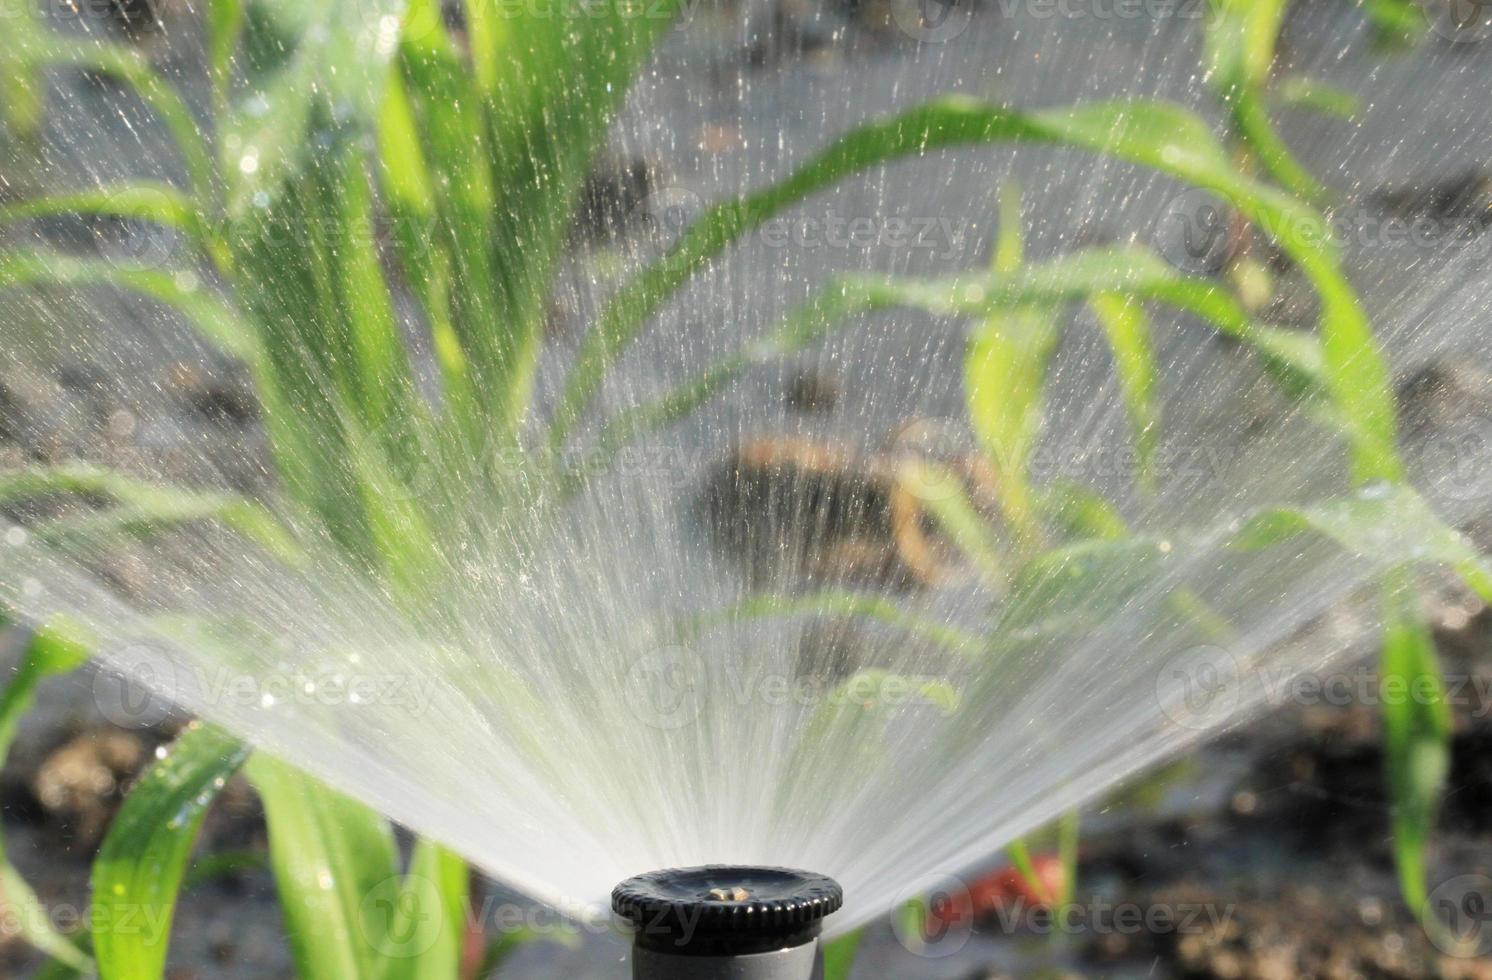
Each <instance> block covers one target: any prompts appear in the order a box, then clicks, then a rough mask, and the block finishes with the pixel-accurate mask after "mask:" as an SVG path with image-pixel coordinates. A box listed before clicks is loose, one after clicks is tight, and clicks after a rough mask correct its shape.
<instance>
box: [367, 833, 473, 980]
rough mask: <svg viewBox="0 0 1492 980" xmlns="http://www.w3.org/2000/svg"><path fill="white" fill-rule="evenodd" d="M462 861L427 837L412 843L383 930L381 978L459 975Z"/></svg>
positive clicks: (466, 876) (463, 915) (415, 979)
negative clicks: (407, 863)
mask: <svg viewBox="0 0 1492 980" xmlns="http://www.w3.org/2000/svg"><path fill="white" fill-rule="evenodd" d="M469 877H470V874H469V872H468V871H467V868H466V863H465V862H464V861H462V860H461V858H459V857H457V856H456V855H455V854H453V853H451V852H450V851H448V850H446V849H445V848H443V847H441V846H440V845H439V844H436V843H434V842H432V841H429V840H421V841H418V842H417V843H416V844H415V847H414V854H413V856H411V858H410V861H409V873H408V874H407V875H405V876H404V878H403V880H402V881H401V882H399V889H398V895H397V897H396V898H395V901H394V905H393V908H392V909H391V910H390V911H389V921H388V923H387V926H388V928H387V930H386V931H385V932H384V934H383V935H382V936H381V937H380V939H379V941H378V942H377V944H376V945H377V946H378V947H379V949H380V951H381V952H382V953H383V954H384V956H385V957H386V959H385V962H384V969H383V973H382V975H381V980H426V978H436V977H439V978H445V977H457V976H459V975H460V966H461V956H462V953H463V952H464V946H465V940H466V909H467V907H468V904H469V903H468V898H467V885H468V879H469Z"/></svg>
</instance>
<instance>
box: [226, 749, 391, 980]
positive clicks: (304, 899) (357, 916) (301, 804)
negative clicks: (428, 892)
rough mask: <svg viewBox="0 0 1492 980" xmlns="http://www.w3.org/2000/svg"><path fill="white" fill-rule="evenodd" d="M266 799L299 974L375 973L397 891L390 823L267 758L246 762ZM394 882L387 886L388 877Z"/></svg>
mask: <svg viewBox="0 0 1492 980" xmlns="http://www.w3.org/2000/svg"><path fill="white" fill-rule="evenodd" d="M245 771H246V773H247V774H248V777H249V780H250V781H251V782H252V783H253V784H254V788H255V789H256V790H258V791H259V796H260V798H261V799H262V800H263V802H264V815H265V819H266V820H267V822H268V824H269V853H270V864H271V866H272V867H273V868H274V872H275V886H276V888H277V889H278V891H279V894H280V910H281V912H282V914H283V915H284V917H285V931H286V933H287V934H288V935H289V937H290V945H291V952H292V954H293V955H294V959H295V966H296V973H297V975H298V976H299V977H300V978H301V980H346V978H348V977H376V976H377V975H378V972H379V970H380V969H382V960H383V954H382V953H381V952H380V950H379V949H378V947H377V945H376V944H377V943H379V942H381V941H382V939H383V937H384V936H385V935H386V934H387V930H388V927H389V925H390V921H389V916H390V915H391V914H392V913H393V911H394V909H393V907H388V906H379V905H378V903H377V898H378V896H380V895H383V896H388V897H389V898H390V899H392V898H393V897H394V896H395V895H397V882H398V870H399V869H398V860H397V859H398V854H397V852H396V850H395V847H394V836H393V832H392V830H391V829H390V828H389V824H388V821H386V820H384V819H383V818H382V817H380V816H379V815H378V814H376V813H374V812H373V811H372V810H370V809H368V808H367V807H365V806H363V805H362V804H361V803H357V802H356V801H354V800H352V799H349V798H348V797H346V796H343V795H342V794H340V793H337V792H335V791H334V790H330V789H327V788H326V787H325V786H322V785H321V784H320V783H318V782H316V781H315V780H314V779H312V778H311V777H310V776H307V775H305V774H303V773H301V772H299V771H297V770H295V769H292V768H290V767H289V766H287V765H285V764H284V763H282V762H279V761H278V760H276V759H273V758H271V757H269V756H266V755H263V754H262V753H261V754H256V755H255V756H254V757H253V758H252V759H250V760H249V763H248V765H247V766H246V767H245ZM391 880H392V881H393V882H394V886H393V891H392V893H391V892H390V888H391V886H390V884H389V882H390V881H391Z"/></svg>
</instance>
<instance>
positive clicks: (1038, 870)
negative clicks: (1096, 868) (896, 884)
mask: <svg viewBox="0 0 1492 980" xmlns="http://www.w3.org/2000/svg"><path fill="white" fill-rule="evenodd" d="M1031 871H1032V872H1033V874H1034V876H1035V881H1027V880H1026V878H1025V876H1024V875H1022V874H1021V873H1020V870H1019V869H1017V868H1016V867H1015V865H1006V866H1005V867H1003V868H1000V869H999V870H998V871H992V872H990V873H989V874H987V875H985V876H983V877H982V878H978V879H975V880H974V881H972V882H970V883H969V885H968V887H967V889H965V892H964V894H960V895H956V896H942V898H941V900H939V901H934V902H932V903H931V904H930V905H929V906H928V909H927V923H926V926H925V928H926V931H927V933H928V934H929V935H941V934H943V933H945V932H947V931H948V930H949V929H950V928H952V927H957V926H959V925H961V924H964V923H967V922H978V921H980V920H981V919H987V918H989V917H990V916H992V915H994V914H995V913H996V912H999V911H1001V910H1014V911H1017V912H1020V913H1029V912H1031V911H1032V910H1034V909H1037V908H1044V907H1046V906H1048V905H1049V904H1050V903H1052V902H1054V901H1057V900H1059V899H1060V898H1061V897H1062V893H1063V891H1065V888H1064V881H1063V879H1064V878H1065V877H1066V875H1065V874H1064V873H1063V870H1062V862H1061V860H1059V859H1058V857H1057V856H1056V855H1055V854H1037V855H1033V856H1032V858H1031Z"/></svg>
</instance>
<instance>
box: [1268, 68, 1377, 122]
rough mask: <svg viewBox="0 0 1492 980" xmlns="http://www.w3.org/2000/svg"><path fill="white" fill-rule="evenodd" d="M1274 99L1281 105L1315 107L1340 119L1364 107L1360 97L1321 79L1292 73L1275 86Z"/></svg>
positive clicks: (1316, 109) (1351, 115)
mask: <svg viewBox="0 0 1492 980" xmlns="http://www.w3.org/2000/svg"><path fill="white" fill-rule="evenodd" d="M1274 99H1275V101H1276V102H1278V103H1280V104H1281V105H1286V106H1292V107H1299V108H1304V109H1314V110H1315V111H1317V112H1320V113H1324V114H1325V115H1328V116H1336V117H1337V118H1338V119H1351V118H1352V117H1353V116H1355V115H1357V113H1358V112H1359V111H1360V110H1361V108H1362V102H1361V100H1360V99H1358V97H1357V96H1356V95H1355V94H1354V93H1352V92H1350V91H1348V90H1347V89H1344V88H1339V87H1337V86H1335V85H1332V84H1330V83H1328V82H1323V81H1321V80H1320V79H1315V78H1306V77H1305V76H1303V75H1291V76H1290V77H1289V78H1285V79H1282V80H1281V81H1280V82H1279V84H1277V85H1276V86H1275V87H1274Z"/></svg>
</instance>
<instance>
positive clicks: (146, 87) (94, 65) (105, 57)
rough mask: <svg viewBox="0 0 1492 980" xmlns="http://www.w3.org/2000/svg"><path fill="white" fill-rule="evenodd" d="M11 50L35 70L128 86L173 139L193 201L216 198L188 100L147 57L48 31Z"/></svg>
mask: <svg viewBox="0 0 1492 980" xmlns="http://www.w3.org/2000/svg"><path fill="white" fill-rule="evenodd" d="M12 50H14V52H15V57H16V58H18V59H20V60H21V61H22V62H23V63H24V64H26V65H27V66H29V67H31V68H40V67H44V66H48V65H66V66H68V67H72V68H77V69H80V70H83V71H88V72H92V73H94V74H99V75H107V76H109V77H111V78H115V79H118V80H119V81H121V82H123V83H125V84H126V85H129V86H130V87H131V88H132V89H134V90H135V92H136V94H138V95H139V97H140V99H141V100H142V101H143V102H144V103H145V104H146V105H147V106H148V107H149V108H150V110H151V112H153V113H154V114H155V116H156V117H157V118H158V119H160V120H161V122H162V123H163V124H164V125H165V127H166V129H167V131H168V132H169V133H170V134H171V139H172V142H173V143H174V144H175V146H176V149H177V151H178V152H179V153H180V154H181V157H182V162H183V164H184V165H185V168H186V172H187V178H188V180H189V182H190V184H191V187H192V193H193V196H194V197H195V198H196V199H197V200H199V201H209V200H212V199H213V194H214V191H215V188H216V177H215V173H214V168H213V162H212V154H211V153H210V152H209V151H208V149H207V142H206V140H205V139H204V138H203V136H202V132H201V127H200V126H199V124H198V122H197V119H196V117H195V116H194V115H193V114H192V110H191V108H190V107H189V106H188V105H187V103H186V100H185V99H183V98H182V97H181V94H180V93H179V92H177V91H176V90H175V89H174V88H172V87H171V86H170V85H169V84H167V82H166V81H165V79H163V78H162V77H161V76H160V75H159V74H157V73H156V71H155V69H154V68H153V67H152V66H151V64H150V61H149V60H148V59H147V58H146V57H145V56H144V55H143V54H141V53H140V52H138V51H136V50H134V49H133V48H130V47H127V46H125V45H123V44H115V43H113V42H110V41H100V40H97V39H94V38H87V39H84V38H77V37H64V36H62V35H60V34H58V33H56V32H53V31H50V30H45V31H41V32H38V33H37V34H36V35H35V36H33V37H28V38H25V39H24V43H23V44H22V46H20V47H18V48H15V49H12Z"/></svg>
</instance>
